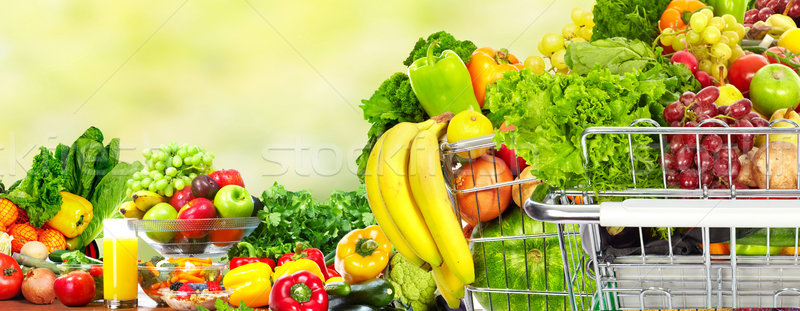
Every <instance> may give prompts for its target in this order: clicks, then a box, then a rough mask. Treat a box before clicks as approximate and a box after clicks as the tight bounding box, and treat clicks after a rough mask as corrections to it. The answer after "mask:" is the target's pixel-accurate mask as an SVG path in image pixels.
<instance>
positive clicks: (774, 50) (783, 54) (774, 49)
mask: <svg viewBox="0 0 800 311" xmlns="http://www.w3.org/2000/svg"><path fill="white" fill-rule="evenodd" d="M770 52H772V53H775V54H776V55H778V57H781V58H783V57H786V52H788V51H787V50H786V49H784V48H782V47H779V46H773V47H771V48H769V49H767V50H766V51H764V54H763V55H764V57H766V58H767V59H768V60H769V63H770V64H777V63H780V64H781V65H784V66H787V67H789V68H792V66H789V65H788V64H786V63H785V62H783V61H780V62H779V61H778V60H777V59H775V58H774V57H772V56H770V55H769V54H768V53H770ZM791 61H792V62H794V63H795V64H800V57H794V58H792V59H791ZM792 69H793V70H795V71H797V70H796V69H794V68H792Z"/></svg>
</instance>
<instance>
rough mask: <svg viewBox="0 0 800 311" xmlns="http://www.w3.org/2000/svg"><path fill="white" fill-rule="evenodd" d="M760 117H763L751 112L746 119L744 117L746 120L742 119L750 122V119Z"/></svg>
mask: <svg viewBox="0 0 800 311" xmlns="http://www.w3.org/2000/svg"><path fill="white" fill-rule="evenodd" d="M760 117H761V116H760V115H759V114H758V112H755V111H750V113H748V114H747V116H746V117H744V118H742V119H748V120H750V119H753V118H760Z"/></svg>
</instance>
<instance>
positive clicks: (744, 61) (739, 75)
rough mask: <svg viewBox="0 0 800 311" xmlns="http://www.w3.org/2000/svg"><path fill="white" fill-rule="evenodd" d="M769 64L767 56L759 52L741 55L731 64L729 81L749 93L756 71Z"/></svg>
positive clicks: (743, 92) (743, 91) (741, 90)
mask: <svg viewBox="0 0 800 311" xmlns="http://www.w3.org/2000/svg"><path fill="white" fill-rule="evenodd" d="M768 64H769V61H767V58H766V57H764V56H762V55H758V54H750V55H745V56H742V57H739V58H738V59H736V61H734V62H733V64H732V65H731V68H730V70H729V72H730V73H729V74H728V82H730V83H731V84H733V86H735V87H736V88H737V89H739V91H740V92H742V94H747V93H748V92H750V81H751V80H753V76H754V75H755V74H756V71H758V70H759V69H761V67H764V66H766V65H768Z"/></svg>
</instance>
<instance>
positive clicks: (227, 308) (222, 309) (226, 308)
mask: <svg viewBox="0 0 800 311" xmlns="http://www.w3.org/2000/svg"><path fill="white" fill-rule="evenodd" d="M214 307H215V308H217V311H253V308H250V307H248V306H247V305H246V304H243V303H241V304H239V307H238V308H236V307H232V306H231V305H230V304H228V303H227V302H225V301H223V300H222V299H217V301H216V302H215V303H214ZM197 310H198V311H208V309H206V308H205V307H203V306H197Z"/></svg>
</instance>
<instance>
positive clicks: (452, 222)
mask: <svg viewBox="0 0 800 311" xmlns="http://www.w3.org/2000/svg"><path fill="white" fill-rule="evenodd" d="M450 118H452V114H451V113H448V114H444V115H442V116H438V117H436V118H433V119H430V120H427V121H424V122H420V123H409V122H403V123H400V124H397V125H396V126H394V127H392V128H391V129H389V130H388V131H386V133H384V134H383V136H381V137H380V138H379V139H378V142H377V143H376V144H375V147H374V148H373V149H372V152H371V153H370V155H369V159H368V161H367V168H366V174H365V179H364V182H365V184H366V187H367V199H368V200H369V205H370V208H371V209H372V213H373V214H374V215H375V219H376V220H377V222H378V225H380V227H381V229H383V232H384V233H385V234H386V236H387V237H388V238H389V240H391V242H392V244H393V245H394V247H395V249H397V251H398V252H399V253H400V254H402V255H403V257H405V258H406V259H408V261H409V262H411V263H413V264H415V265H417V266H419V267H427V266H430V267H431V268H432V269H433V277H434V280H435V281H436V285H437V287H438V288H439V291H440V292H441V293H442V296H443V297H444V298H445V300H446V301H447V303H448V304H449V305H450V306H451V307H453V308H457V307H458V305H459V300H460V299H461V298H463V297H464V285H466V284H470V283H472V282H474V280H475V268H474V264H473V262H472V254H471V253H470V250H469V246H468V245H467V240H466V239H465V238H464V235H463V233H462V230H461V224H460V223H459V221H458V219H457V218H456V215H455V213H454V212H453V208H452V205H451V202H450V196H449V195H448V191H447V185H446V184H445V179H444V176H443V174H442V169H441V165H440V154H439V137H441V136H442V135H443V134H444V132H445V130H446V129H447V122H448V121H449V119H450Z"/></svg>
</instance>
